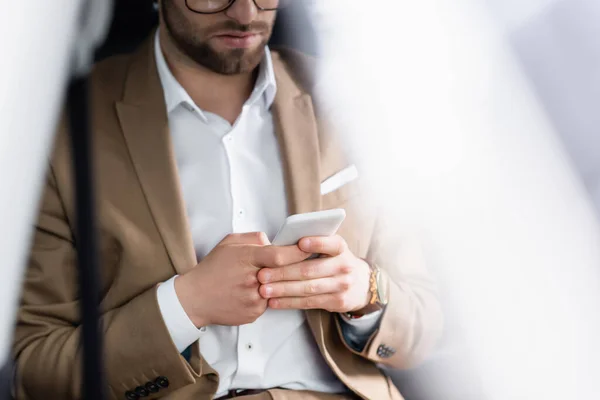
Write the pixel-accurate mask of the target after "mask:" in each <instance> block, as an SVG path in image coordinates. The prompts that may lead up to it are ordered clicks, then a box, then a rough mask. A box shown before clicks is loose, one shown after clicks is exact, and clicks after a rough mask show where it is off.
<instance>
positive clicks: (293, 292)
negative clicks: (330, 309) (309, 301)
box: [259, 276, 350, 299]
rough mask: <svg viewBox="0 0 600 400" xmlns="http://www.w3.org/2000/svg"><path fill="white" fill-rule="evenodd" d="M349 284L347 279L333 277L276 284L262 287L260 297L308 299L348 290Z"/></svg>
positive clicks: (344, 277)
mask: <svg viewBox="0 0 600 400" xmlns="http://www.w3.org/2000/svg"><path fill="white" fill-rule="evenodd" d="M349 287H350V282H349V279H348V277H346V276H342V277H334V278H331V277H330V278H321V279H313V280H310V281H294V282H277V283H273V284H268V285H262V286H261V287H260V288H259V293H260V295H261V296H262V297H263V298H265V299H269V298H279V297H308V296H315V295H319V294H328V293H337V292H341V291H344V290H348V288H349Z"/></svg>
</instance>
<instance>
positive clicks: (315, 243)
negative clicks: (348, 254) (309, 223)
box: [298, 235, 348, 257]
mask: <svg viewBox="0 0 600 400" xmlns="http://www.w3.org/2000/svg"><path fill="white" fill-rule="evenodd" d="M298 247H300V249H301V250H303V251H305V252H307V253H314V254H325V255H328V256H331V257H335V256H339V255H340V254H342V253H344V252H345V251H346V250H347V249H348V245H347V244H346V241H345V240H344V238H342V237H341V236H339V235H335V236H316V237H307V238H303V239H301V240H300V242H299V243H298Z"/></svg>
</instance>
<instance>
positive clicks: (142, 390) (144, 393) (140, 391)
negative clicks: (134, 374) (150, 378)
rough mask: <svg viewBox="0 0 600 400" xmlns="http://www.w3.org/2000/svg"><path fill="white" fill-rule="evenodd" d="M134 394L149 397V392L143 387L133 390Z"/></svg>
mask: <svg viewBox="0 0 600 400" xmlns="http://www.w3.org/2000/svg"><path fill="white" fill-rule="evenodd" d="M135 394H137V395H138V396H140V397H148V396H150V392H149V391H148V390H147V389H146V388H145V387H143V386H138V387H136V388H135Z"/></svg>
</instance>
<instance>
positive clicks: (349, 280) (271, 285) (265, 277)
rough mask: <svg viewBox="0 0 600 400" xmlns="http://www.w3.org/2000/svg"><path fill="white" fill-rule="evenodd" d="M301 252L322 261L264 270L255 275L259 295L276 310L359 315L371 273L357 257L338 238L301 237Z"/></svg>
mask: <svg viewBox="0 0 600 400" xmlns="http://www.w3.org/2000/svg"><path fill="white" fill-rule="evenodd" d="M298 247H300V249H301V250H302V251H304V252H307V253H313V254H321V255H322V257H321V258H317V259H313V260H307V261H303V262H300V263H297V264H292V265H287V266H284V267H281V268H263V269H262V270H261V271H260V272H259V273H258V280H259V282H260V283H261V286H260V289H259V291H260V294H261V296H262V297H263V298H265V299H269V304H268V305H269V307H271V308H275V309H299V310H308V309H323V310H327V311H329V312H338V313H346V312H357V311H358V312H360V311H361V310H363V309H365V308H367V306H368V305H369V300H370V291H369V286H370V284H369V279H370V276H371V270H370V268H369V265H368V264H367V262H366V261H364V260H362V259H360V258H358V257H356V256H355V255H354V254H352V252H351V251H350V250H349V249H348V245H347V244H346V241H345V240H344V239H343V238H342V237H340V236H331V237H310V238H304V239H302V240H301V241H300V242H299V243H298Z"/></svg>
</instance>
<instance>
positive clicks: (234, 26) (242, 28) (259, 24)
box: [206, 20, 270, 35]
mask: <svg viewBox="0 0 600 400" xmlns="http://www.w3.org/2000/svg"><path fill="white" fill-rule="evenodd" d="M269 29H270V25H269V24H268V23H266V22H263V21H255V22H253V23H251V24H249V25H242V24H239V23H237V22H235V21H232V20H228V21H223V22H221V23H219V24H215V25H214V26H211V27H210V28H208V29H207V30H206V33H207V34H208V35H213V34H218V33H219V32H223V31H234V32H236V31H237V32H241V33H247V32H268V31H269Z"/></svg>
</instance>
